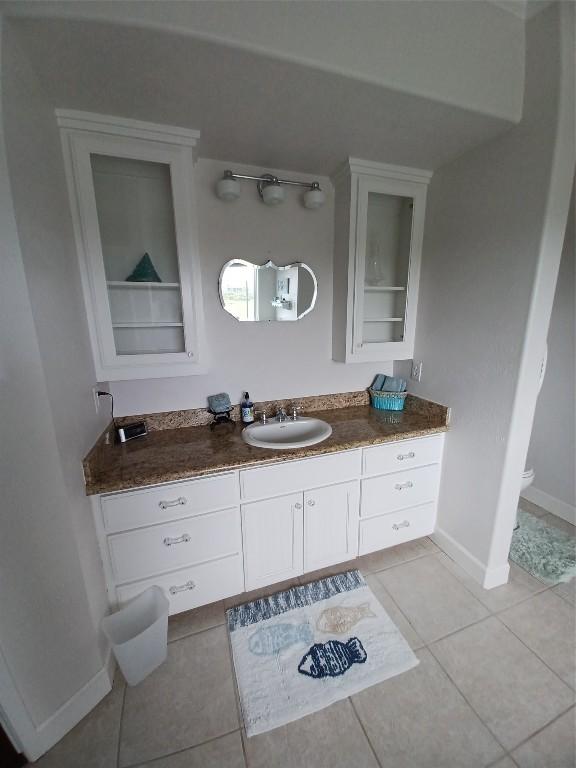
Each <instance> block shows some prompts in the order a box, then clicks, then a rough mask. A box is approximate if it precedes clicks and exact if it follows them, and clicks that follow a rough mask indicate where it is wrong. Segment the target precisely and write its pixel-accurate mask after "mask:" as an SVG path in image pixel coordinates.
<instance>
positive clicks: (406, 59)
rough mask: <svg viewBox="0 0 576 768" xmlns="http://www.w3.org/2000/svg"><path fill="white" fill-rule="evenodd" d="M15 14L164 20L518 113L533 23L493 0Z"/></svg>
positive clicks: (29, 9) (83, 8)
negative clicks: (526, 24) (526, 37)
mask: <svg viewBox="0 0 576 768" xmlns="http://www.w3.org/2000/svg"><path fill="white" fill-rule="evenodd" d="M5 7H6V10H7V12H10V13H15V14H20V15H52V14H54V15H57V16H66V17H75V18H88V19H100V20H105V19H108V20H112V21H116V22H119V23H124V24H132V25H139V26H148V25H149V26H157V27H162V28H165V29H172V30H175V31H177V32H178V33H180V34H182V33H184V34H186V33H188V34H192V35H197V36H200V37H205V38H207V39H211V40H217V41H221V42H225V43H227V44H230V45H234V46H239V47H243V48H246V49H248V50H253V51H259V52H262V53H266V54H269V55H272V56H274V57H276V58H283V59H287V60H290V61H297V62H299V63H303V64H309V65H311V66H313V67H317V68H319V69H324V70H327V71H330V72H338V73H342V74H346V75H350V76H354V77H356V78H359V79H361V80H364V81H368V82H373V83H377V84H379V85H384V86H387V87H389V88H393V89H395V90H399V91H406V92H407V93H413V94H416V95H425V96H428V97H430V98H432V99H437V100H438V101H441V102H445V103H448V104H456V105H459V106H462V107H465V108H467V109H471V110H478V111H479V112H485V113H486V114H490V115H497V116H500V117H504V118H507V119H512V120H519V119H520V115H521V111H522V90H523V78H524V24H523V22H522V20H521V19H519V18H517V17H515V16H513V15H512V14H510V13H506V12H504V11H502V10H501V9H500V8H497V7H495V6H494V5H492V4H490V3H487V2H462V0H441V1H438V0H424V1H422V0H421V1H420V2H416V0H412V1H411V2H405V0H404V1H401V2H398V1H396V2H393V1H392V0H387V2H372V3H370V2H363V3H358V2H338V3H334V2H332V1H326V0H324V1H323V2H322V1H321V0H316V2H309V0H305V1H304V2H302V1H300V2H298V1H294V0H290V1H289V2H286V0H285V1H284V2H250V0H248V1H247V0H243V2H241V3H239V2H237V1H236V0H233V1H232V2H217V3H215V2H213V0H208V2H201V1H200V2H199V1H198V0H196V1H195V2H187V3H166V2H163V3H159V2H147V3H138V2H123V1H122V0H115V2H113V3H111V2H90V3H86V2H84V1H81V2H70V0H67V1H66V2H50V1H48V0H41V2H30V1H29V0H28V1H27V2H25V3H23V2H6V3H5Z"/></svg>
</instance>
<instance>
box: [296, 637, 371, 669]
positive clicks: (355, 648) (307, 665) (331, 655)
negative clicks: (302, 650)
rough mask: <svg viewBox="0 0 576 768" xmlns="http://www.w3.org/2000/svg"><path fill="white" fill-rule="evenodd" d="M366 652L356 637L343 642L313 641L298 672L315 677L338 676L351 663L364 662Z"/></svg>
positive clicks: (348, 667) (366, 655)
mask: <svg viewBox="0 0 576 768" xmlns="http://www.w3.org/2000/svg"><path fill="white" fill-rule="evenodd" d="M367 658H368V654H367V653H366V651H365V650H364V646H363V645H362V643H361V642H360V640H358V638H357V637H351V638H350V640H348V641H347V642H345V643H341V642H340V640H329V641H328V642H327V643H315V644H314V645H313V646H312V647H311V648H310V650H309V651H308V653H307V654H306V655H305V656H304V657H303V658H302V660H301V662H300V664H299V665H298V672H300V674H301V675H307V676H308V677H313V678H315V679H320V678H323V677H338V676H339V675H343V674H344V673H345V672H347V671H348V670H349V669H350V667H351V666H352V665H353V664H364V662H365V661H366V659H367Z"/></svg>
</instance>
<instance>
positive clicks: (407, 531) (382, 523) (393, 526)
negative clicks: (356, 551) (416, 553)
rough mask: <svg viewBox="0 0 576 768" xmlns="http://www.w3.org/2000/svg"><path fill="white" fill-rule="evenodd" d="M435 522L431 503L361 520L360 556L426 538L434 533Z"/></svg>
mask: <svg viewBox="0 0 576 768" xmlns="http://www.w3.org/2000/svg"><path fill="white" fill-rule="evenodd" d="M435 522H436V505H435V504H433V503H432V504H422V505H421V506H419V507H412V508H411V509H403V510H401V511H400V512H392V513H391V514H389V515H380V516H379V517H371V518H369V519H368V520H361V521H360V554H361V555H366V554H367V553H368V552H375V551H376V550H378V549H385V548H386V547H393V546H394V545H395V544H402V543H403V542H404V541H410V540H411V539H419V538H421V537H422V536H428V535H429V534H431V533H432V532H433V531H434V525H435Z"/></svg>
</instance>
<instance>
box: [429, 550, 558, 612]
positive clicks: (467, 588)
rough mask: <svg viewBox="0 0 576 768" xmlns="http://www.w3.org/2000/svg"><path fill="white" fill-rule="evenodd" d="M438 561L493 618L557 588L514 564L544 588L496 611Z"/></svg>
mask: <svg viewBox="0 0 576 768" xmlns="http://www.w3.org/2000/svg"><path fill="white" fill-rule="evenodd" d="M441 552H442V554H444V555H445V556H446V557H447V558H448V559H449V560H451V561H452V562H453V563H454V565H455V566H456V567H457V568H460V569H461V570H463V571H464V569H463V568H462V566H461V565H458V563H457V562H456V561H455V560H454V559H453V558H451V557H450V555H448V554H447V553H446V552H444V550H441ZM437 554H438V553H437ZM438 561H439V563H440V565H441V566H442V567H443V568H445V570H447V571H448V573H449V574H451V575H452V576H453V577H454V578H455V579H456V580H457V581H458V582H459V584H461V585H462V586H463V587H464V589H465V590H466V591H467V592H468V593H469V594H471V595H472V597H474V598H475V599H476V600H477V601H478V602H479V603H480V605H482V606H483V607H484V608H486V610H487V611H488V612H489V614H490V615H491V616H496V615H497V614H499V613H502V612H503V611H507V610H509V609H510V608H514V607H515V606H516V605H520V603H524V602H525V601H526V600H530V599H531V598H532V597H535V596H536V595H541V594H542V592H546V591H547V590H548V589H553V588H554V587H555V586H557V585H556V584H545V583H544V582H542V581H540V580H539V579H537V578H536V576H534V575H533V574H531V573H529V572H528V571H526V570H524V568H522V566H519V565H518V564H517V563H514V565H518V568H521V570H523V571H524V573H526V574H528V576H530V577H532V578H533V579H535V580H536V581H538V582H539V583H540V584H541V585H542V588H541V589H537V590H536V591H534V592H529V593H528V594H527V595H525V596H524V597H521V598H520V599H519V600H518V601H517V602H514V603H511V604H510V605H507V606H506V607H505V608H496V609H494V608H490V606H488V605H486V603H484V602H483V601H482V599H481V598H480V597H478V596H477V595H475V594H474V592H473V591H472V590H471V589H470V587H469V586H468V584H466V582H465V581H464V579H462V578H461V577H460V576H459V575H458V574H457V573H453V572H452V571H451V570H450V568H448V567H447V566H446V565H444V563H443V562H442V560H441V558H440V557H438ZM512 562H514V561H512ZM464 574H465V575H466V576H469V574H467V573H466V571H464ZM469 578H472V577H471V576H469ZM508 584H510V581H508V582H507V583H506V584H502V585H501V586H502V587H506V586H507V585H508ZM478 586H479V587H480V588H481V589H483V587H482V585H480V584H479V585H478ZM495 589H499V587H495ZM485 591H486V592H490V591H491V590H489V589H488V590H485Z"/></svg>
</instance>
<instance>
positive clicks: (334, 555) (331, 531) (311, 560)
mask: <svg viewBox="0 0 576 768" xmlns="http://www.w3.org/2000/svg"><path fill="white" fill-rule="evenodd" d="M359 490H360V488H359V483H358V482H357V481H355V480H353V481H352V482H349V483H339V484H338V485H330V486H328V487H325V488H315V489H314V490H311V491H306V492H305V493H304V572H305V573H306V572H307V571H314V570H316V569H318V568H324V567H326V566H328V565H334V564H335V563H342V562H344V561H345V560H351V559H352V558H354V557H356V555H357V554H358V501H359Z"/></svg>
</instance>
